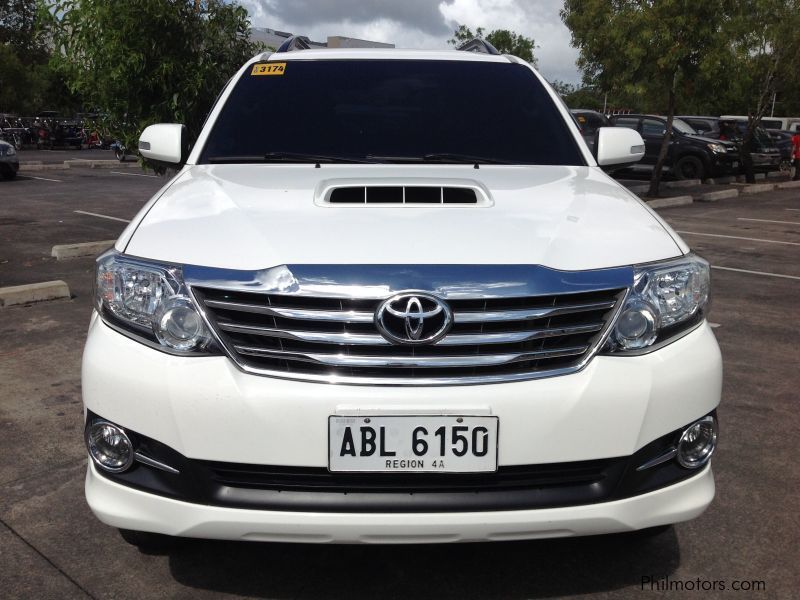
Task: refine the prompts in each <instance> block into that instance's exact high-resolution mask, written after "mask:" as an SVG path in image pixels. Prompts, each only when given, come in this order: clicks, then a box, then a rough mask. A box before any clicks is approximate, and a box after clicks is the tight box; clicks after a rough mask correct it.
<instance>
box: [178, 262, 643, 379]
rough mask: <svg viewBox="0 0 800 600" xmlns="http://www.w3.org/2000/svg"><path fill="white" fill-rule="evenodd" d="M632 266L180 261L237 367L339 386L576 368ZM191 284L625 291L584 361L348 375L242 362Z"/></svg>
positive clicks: (300, 292) (333, 294) (332, 289)
mask: <svg viewBox="0 0 800 600" xmlns="http://www.w3.org/2000/svg"><path fill="white" fill-rule="evenodd" d="M633 273H634V268H633V266H624V267H612V268H608V269H597V270H586V271H560V270H556V269H550V268H548V267H543V266H541V265H280V266H276V267H273V268H269V269H263V270H257V271H243V270H232V269H219V268H211V267H199V266H194V265H185V266H184V267H183V278H184V282H185V284H186V287H187V290H188V292H189V294H190V296H191V297H192V299H193V300H194V302H195V304H196V306H197V309H198V311H199V312H200V315H201V316H202V318H203V321H204V322H205V324H206V326H207V327H208V329H209V331H211V334H212V336H213V338H214V340H215V341H216V342H217V344H219V346H220V347H221V348H223V349H224V351H225V353H226V354H227V356H228V357H229V358H230V359H231V360H232V361H233V363H234V364H235V365H236V367H237V368H238V369H239V370H240V371H242V372H245V373H249V374H254V375H262V376H266V377H273V378H276V379H285V380H291V381H305V382H314V383H328V384H346V385H372V386H375V385H379V386H392V387H405V386H456V385H481V384H491V383H504V382H516V381H528V380H533V379H543V378H549V377H557V376H562V375H569V374H572V373H577V372H579V371H581V370H583V369H584V368H585V367H586V365H587V364H588V363H589V362H590V361H591V359H592V358H594V356H595V355H596V354H597V352H598V351H599V349H600V348H602V347H603V346H604V345H605V343H606V340H607V339H608V336H609V335H610V333H611V330H612V328H613V326H614V323H615V322H616V319H617V317H618V315H619V313H620V311H621V310H622V308H623V307H624V306H625V301H626V300H627V298H628V295H629V294H630V289H631V286H632V285H633ZM195 287H205V288H215V289H219V290H224V291H231V292H237V291H238V292H251V293H252V292H255V293H262V294H276V295H290V296H301V297H317V298H342V297H345V298H348V299H369V300H385V299H387V298H389V297H391V296H393V295H396V294H399V293H402V292H406V291H409V290H413V291H425V292H427V293H429V294H433V295H436V296H438V297H440V298H443V299H445V300H454V299H481V298H485V299H490V298H491V299H497V298H516V297H531V296H547V295H568V294H577V293H581V292H594V291H597V292H599V291H609V290H614V289H620V290H622V289H624V290H625V292H624V294H623V295H622V297H621V298H619V299H618V301H617V304H616V306H615V307H614V312H613V314H612V315H611V316H610V317H609V319H608V320H607V322H606V325H605V327H604V329H603V330H602V331H601V333H600V335H599V336H598V338H597V340H596V341H595V343H594V344H593V345H592V346H591V347H590V348H589V349H588V351H587V352H586V354H585V356H584V357H583V359H582V360H581V361H580V362H579V363H576V364H575V365H571V366H569V367H563V368H556V369H549V370H542V371H533V372H528V373H514V374H504V375H479V376H466V377H460V376H450V377H413V378H402V377H353V376H344V375H338V374H334V373H331V374H329V375H321V374H309V373H287V372H284V371H275V370H271V369H259V368H254V367H251V366H248V365H246V364H243V363H242V362H241V361H240V360H239V358H238V357H237V353H236V351H235V350H234V349H233V348H231V347H230V346H229V345H228V344H227V343H226V342H225V341H224V340H223V339H222V337H221V336H220V335H219V332H218V331H217V327H216V325H215V324H214V323H213V321H212V320H211V319H210V318H209V315H208V313H207V310H206V307H205V305H204V304H203V302H202V301H200V300H199V299H198V297H197V295H196V293H195V290H194V288H195Z"/></svg>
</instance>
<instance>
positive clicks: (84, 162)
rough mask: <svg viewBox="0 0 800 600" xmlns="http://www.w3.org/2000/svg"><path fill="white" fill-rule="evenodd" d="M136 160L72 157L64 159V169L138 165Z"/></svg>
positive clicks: (113, 167) (112, 167)
mask: <svg viewBox="0 0 800 600" xmlns="http://www.w3.org/2000/svg"><path fill="white" fill-rule="evenodd" d="M138 166H139V162H138V161H130V162H128V161H125V162H120V161H118V160H89V159H84V158H74V159H71V160H65V161H64V166H63V167H62V168H64V169H73V168H75V167H88V168H90V169H118V168H122V169H125V168H128V169H129V168H131V167H138Z"/></svg>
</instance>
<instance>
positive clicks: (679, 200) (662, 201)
mask: <svg viewBox="0 0 800 600" xmlns="http://www.w3.org/2000/svg"><path fill="white" fill-rule="evenodd" d="M642 200H644V201H645V203H646V204H647V206H649V207H650V208H669V207H670V206H684V205H685V204H692V202H694V198H692V197H691V196H675V197H673V198H656V199H655V200H645V199H644V198H642Z"/></svg>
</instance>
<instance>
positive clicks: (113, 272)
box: [95, 250, 216, 354]
mask: <svg viewBox="0 0 800 600" xmlns="http://www.w3.org/2000/svg"><path fill="white" fill-rule="evenodd" d="M95 304H96V307H97V311H98V312H99V313H100V315H101V316H102V317H103V319H104V320H105V321H106V322H107V323H108V324H109V325H112V326H114V327H116V328H117V329H121V330H123V332H126V333H131V334H133V336H134V337H136V338H138V339H140V341H144V342H147V343H149V344H150V345H153V346H156V347H158V348H160V349H162V350H165V351H167V352H171V353H174V354H187V353H190V354H196V353H208V352H216V348H215V346H214V344H213V342H212V338H211V335H210V333H209V331H208V329H207V327H206V325H205V323H204V322H203V318H202V316H201V315H200V313H199V311H198V310H197V307H196V306H195V304H194V301H193V300H192V299H191V297H190V296H189V292H188V290H187V288H186V284H185V283H184V282H183V276H182V273H181V269H180V267H176V266H174V265H164V264H160V263H155V262H151V261H146V260H142V259H138V258H131V257H127V256H124V255H122V254H119V253H118V252H117V251H115V250H110V251H108V252H106V253H105V254H103V255H102V256H101V257H100V258H98V259H97V276H96V286H95Z"/></svg>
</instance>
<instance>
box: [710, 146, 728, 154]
mask: <svg viewBox="0 0 800 600" xmlns="http://www.w3.org/2000/svg"><path fill="white" fill-rule="evenodd" d="M708 149H709V150H711V151H712V152H716V153H717V154H726V153H727V152H728V149H727V148H726V147H725V146H723V145H722V144H708Z"/></svg>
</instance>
